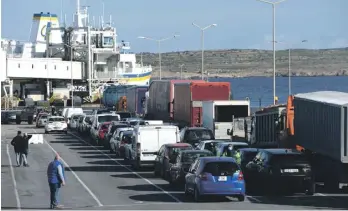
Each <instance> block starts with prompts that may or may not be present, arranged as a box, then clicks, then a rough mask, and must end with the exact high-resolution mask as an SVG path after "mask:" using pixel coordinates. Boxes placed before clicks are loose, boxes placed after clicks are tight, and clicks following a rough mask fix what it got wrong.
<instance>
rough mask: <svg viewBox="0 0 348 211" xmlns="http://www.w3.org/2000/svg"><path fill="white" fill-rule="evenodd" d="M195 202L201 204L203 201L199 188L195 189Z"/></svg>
mask: <svg viewBox="0 0 348 211" xmlns="http://www.w3.org/2000/svg"><path fill="white" fill-rule="evenodd" d="M194 200H195V202H200V201H201V196H200V194H199V191H198V188H197V187H196V188H195V192H194Z"/></svg>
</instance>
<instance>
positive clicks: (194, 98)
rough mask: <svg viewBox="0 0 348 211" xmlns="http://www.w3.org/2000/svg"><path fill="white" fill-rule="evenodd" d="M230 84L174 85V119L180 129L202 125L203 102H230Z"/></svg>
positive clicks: (196, 83) (198, 83) (192, 83)
mask: <svg viewBox="0 0 348 211" xmlns="http://www.w3.org/2000/svg"><path fill="white" fill-rule="evenodd" d="M230 96H231V85H230V83H229V82H191V83H181V84H175V85H174V103H173V104H174V105H173V108H174V110H173V119H174V122H176V123H178V124H179V126H180V127H185V126H188V127H195V126H196V127H197V126H201V125H202V101H208V100H230Z"/></svg>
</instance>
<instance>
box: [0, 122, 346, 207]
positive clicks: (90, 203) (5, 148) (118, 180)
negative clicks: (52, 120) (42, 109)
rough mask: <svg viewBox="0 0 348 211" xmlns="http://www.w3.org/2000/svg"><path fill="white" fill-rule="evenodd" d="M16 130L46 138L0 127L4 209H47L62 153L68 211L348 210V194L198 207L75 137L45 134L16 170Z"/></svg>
mask: <svg viewBox="0 0 348 211" xmlns="http://www.w3.org/2000/svg"><path fill="white" fill-rule="evenodd" d="M17 130H21V131H22V132H28V133H33V132H37V133H43V129H36V128H35V127H34V126H33V125H24V124H23V125H20V126H18V125H2V126H1V208H2V209H17V208H19V207H20V208H21V209H48V208H49V189H48V184H47V179H46V169H47V165H48V163H49V162H50V161H51V160H53V157H54V154H55V152H58V153H59V154H60V155H61V157H62V159H63V160H64V161H63V162H64V164H65V167H66V176H67V181H66V183H67V184H66V186H64V187H63V188H62V189H61V195H60V196H61V197H60V200H61V202H62V204H63V205H64V206H65V209H81V210H89V209H98V210H100V209H106V210H107V209H110V210H111V209H112V210H115V209H119V210H125V209H127V210H135V209H141V210H150V209H151V210H189V209H192V210H193V209H195V210H224V209H225V210H227V209H229V210H230V209H236V210H237V209H246V210H250V209H262V210H271V209H272V210H273V209H276V210H281V209H318V208H324V209H325V208H326V209H344V208H345V209H348V194H332V193H331V194H327V193H316V194H315V195H314V196H305V195H303V194H296V195H293V196H272V197H271V196H248V197H247V199H246V201H245V202H238V201H237V200H236V199H225V200H222V199H213V198H209V199H206V201H205V202H201V203H195V202H193V200H192V199H191V198H190V197H185V195H184V193H183V190H182V188H179V187H171V186H169V184H168V182H166V181H163V180H162V179H160V178H155V177H154V176H153V173H152V171H151V169H145V170H142V171H139V172H134V171H133V170H132V169H131V168H130V167H129V166H127V165H125V164H124V162H123V160H120V159H116V158H115V156H114V155H112V154H110V153H109V152H108V151H106V150H103V149H102V148H100V147H94V146H91V145H90V144H89V143H88V142H86V141H85V140H84V139H83V138H80V137H79V136H77V135H76V134H74V133H69V134H68V135H65V134H48V135H44V139H45V143H44V144H35V145H30V149H29V150H30V152H29V158H28V161H29V164H30V167H28V168H25V167H15V156H14V152H13V148H12V146H11V145H10V141H11V139H12V138H13V137H14V136H15V135H16V132H17Z"/></svg>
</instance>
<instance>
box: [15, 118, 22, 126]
mask: <svg viewBox="0 0 348 211" xmlns="http://www.w3.org/2000/svg"><path fill="white" fill-rule="evenodd" d="M16 124H17V125H20V124H21V117H20V116H16Z"/></svg>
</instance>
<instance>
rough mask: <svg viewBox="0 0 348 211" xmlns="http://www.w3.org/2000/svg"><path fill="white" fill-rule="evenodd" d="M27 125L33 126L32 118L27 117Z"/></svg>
mask: <svg viewBox="0 0 348 211" xmlns="http://www.w3.org/2000/svg"><path fill="white" fill-rule="evenodd" d="M28 124H29V125H31V124H33V117H32V116H28Z"/></svg>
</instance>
